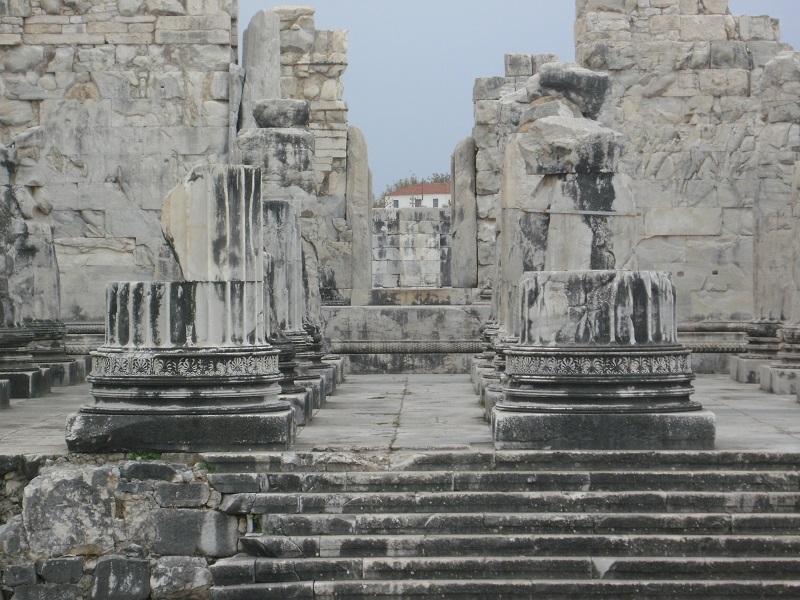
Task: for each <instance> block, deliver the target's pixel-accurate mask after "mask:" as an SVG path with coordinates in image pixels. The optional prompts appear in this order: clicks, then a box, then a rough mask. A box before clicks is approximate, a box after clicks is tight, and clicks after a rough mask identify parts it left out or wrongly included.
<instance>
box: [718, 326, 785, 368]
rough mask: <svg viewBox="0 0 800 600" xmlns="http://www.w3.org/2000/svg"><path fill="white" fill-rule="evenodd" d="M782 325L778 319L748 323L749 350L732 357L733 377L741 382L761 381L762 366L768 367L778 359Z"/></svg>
mask: <svg viewBox="0 0 800 600" xmlns="http://www.w3.org/2000/svg"><path fill="white" fill-rule="evenodd" d="M782 326H783V323H780V322H778V321H755V322H753V323H748V325H747V328H746V331H747V352H746V353H745V354H741V355H739V356H732V357H731V379H733V380H734V381H738V382H739V383H761V367H768V366H769V365H770V364H772V363H774V362H775V361H776V360H777V357H778V351H779V350H780V344H781V340H780V338H779V337H778V335H779V333H780V329H781V327H782Z"/></svg>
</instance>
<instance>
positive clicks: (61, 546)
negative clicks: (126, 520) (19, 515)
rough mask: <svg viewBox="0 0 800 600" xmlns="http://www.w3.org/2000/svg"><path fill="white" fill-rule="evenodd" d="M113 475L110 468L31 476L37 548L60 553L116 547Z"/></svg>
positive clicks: (30, 518) (28, 524)
mask: <svg viewBox="0 0 800 600" xmlns="http://www.w3.org/2000/svg"><path fill="white" fill-rule="evenodd" d="M111 478H112V472H111V469H110V468H108V467H102V468H85V469H81V468H59V469H58V470H54V471H52V472H49V473H44V474H42V475H40V476H39V477H37V478H35V479H34V480H33V481H31V483H30V484H29V485H28V486H27V487H26V488H25V492H24V495H23V500H22V506H23V518H24V522H25V529H26V530H27V532H28V535H27V538H28V542H29V544H30V548H31V551H32V552H34V553H36V554H38V555H42V556H45V557H51V556H52V557H55V556H64V555H69V554H73V555H78V554H105V553H107V552H109V551H111V550H113V548H114V528H113V522H114V514H115V500H114V497H113V495H112V494H111V492H110V490H109V483H110V481H111Z"/></svg>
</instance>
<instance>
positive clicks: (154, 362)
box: [86, 281, 280, 412]
mask: <svg viewBox="0 0 800 600" xmlns="http://www.w3.org/2000/svg"><path fill="white" fill-rule="evenodd" d="M107 301H108V311H107V315H108V317H107V324H106V343H105V344H104V345H103V346H101V347H100V348H99V349H98V350H97V351H96V352H93V353H92V374H91V375H90V376H89V381H90V382H91V383H92V394H93V396H94V397H95V400H96V401H97V405H96V406H94V407H89V408H87V409H86V410H88V411H94V412H108V411H113V410H116V409H117V408H122V407H129V406H131V405H143V406H147V407H148V408H149V409H151V410H157V411H166V412H184V411H185V410H193V411H205V412H208V411H210V412H225V411H229V410H234V409H235V410H240V409H248V410H262V409H263V408H264V406H265V403H266V401H267V400H269V399H273V397H276V396H277V395H278V393H279V386H277V385H275V384H276V383H277V382H278V381H279V380H280V372H279V371H278V350H277V349H275V348H273V347H272V346H270V345H269V344H268V343H267V342H266V327H265V321H264V293H263V284H262V283H260V282H240V281H235V282H230V281H228V282H121V283H111V284H109V285H108V288H107ZM115 405H118V406H115Z"/></svg>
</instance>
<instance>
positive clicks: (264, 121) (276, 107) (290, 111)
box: [253, 99, 309, 128]
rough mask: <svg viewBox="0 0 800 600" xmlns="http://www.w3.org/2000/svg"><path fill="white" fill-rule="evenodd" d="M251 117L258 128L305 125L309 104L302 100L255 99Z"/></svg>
mask: <svg viewBox="0 0 800 600" xmlns="http://www.w3.org/2000/svg"><path fill="white" fill-rule="evenodd" d="M253 117H254V119H255V121H256V124H257V125H258V127H260V128H270V127H279V128H280V127H307V126H308V121H309V105H308V102H306V101H304V100H292V99H274V100H257V101H256V102H254V103H253Z"/></svg>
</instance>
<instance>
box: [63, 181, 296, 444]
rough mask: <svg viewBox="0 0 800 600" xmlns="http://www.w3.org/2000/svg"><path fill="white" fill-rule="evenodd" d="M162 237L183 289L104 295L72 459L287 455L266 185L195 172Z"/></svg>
mask: <svg viewBox="0 0 800 600" xmlns="http://www.w3.org/2000/svg"><path fill="white" fill-rule="evenodd" d="M162 228H163V229H164V233H165V237H166V238H167V241H168V242H169V243H170V246H171V247H172V249H173V251H174V253H175V256H176V258H177V260H178V263H179V264H180V267H181V270H182V272H183V277H184V279H185V281H172V282H158V281H156V282H117V283H111V284H109V285H108V287H107V290H106V296H107V313H106V340H105V343H104V344H103V346H101V347H100V348H99V349H98V350H97V351H96V352H93V353H92V373H91V375H90V376H89V377H88V379H89V381H90V382H91V384H92V395H93V396H94V399H95V404H93V405H87V406H83V407H81V409H80V411H79V412H78V413H75V414H73V415H71V416H70V417H69V419H68V421H67V446H68V447H69V449H70V450H71V451H73V452H120V451H151V452H177V451H186V452H202V451H253V450H281V449H286V448H288V447H289V445H290V444H291V443H292V441H293V439H294V435H295V429H296V422H295V414H294V411H293V409H292V407H291V406H290V405H289V404H288V403H286V402H282V401H280V400H279V398H278V396H279V394H280V386H279V385H278V383H279V381H280V379H281V373H280V371H279V369H278V354H279V351H278V349H276V348H274V347H272V346H271V345H270V344H269V343H268V339H269V337H270V324H269V320H268V314H269V307H268V304H267V298H268V294H267V293H266V290H265V281H264V251H263V248H264V238H263V235H264V234H263V213H262V200H261V173H260V170H259V169H257V168H253V167H241V166H228V165H204V166H200V167H196V168H195V169H194V170H193V171H192V173H190V174H189V175H188V176H187V178H186V179H184V181H183V182H182V184H180V185H178V186H177V187H176V188H175V189H174V190H172V192H170V194H169V196H168V197H167V199H166V201H165V203H164V209H163V210H162Z"/></svg>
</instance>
